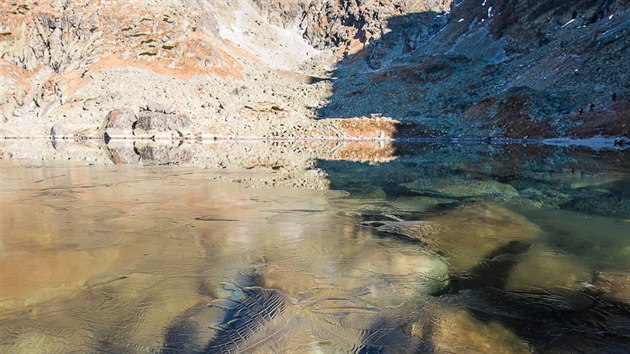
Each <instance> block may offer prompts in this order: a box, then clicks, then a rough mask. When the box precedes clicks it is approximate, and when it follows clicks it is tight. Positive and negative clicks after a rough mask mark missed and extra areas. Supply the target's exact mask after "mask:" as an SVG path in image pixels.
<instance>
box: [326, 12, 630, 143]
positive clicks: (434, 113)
mask: <svg viewBox="0 0 630 354" xmlns="http://www.w3.org/2000/svg"><path fill="white" fill-rule="evenodd" d="M387 31H388V32H387V33H386V34H385V35H384V36H383V37H381V38H380V39H378V40H375V41H372V42H370V43H369V45H368V46H367V47H366V48H365V49H363V50H362V51H360V52H358V53H356V54H354V55H350V56H349V57H348V58H346V59H345V60H343V61H341V62H340V63H339V65H338V66H337V69H336V70H335V72H334V74H333V76H335V77H336V78H337V79H336V80H335V81H334V95H333V96H332V98H331V100H330V101H329V103H328V104H327V105H326V106H325V107H323V108H322V109H321V110H320V111H319V112H320V115H321V116H323V117H357V116H385V117H391V118H394V119H397V120H400V121H401V124H399V131H398V134H397V136H409V135H411V136H469V137H470V136H472V137H482V136H483V137H486V136H501V137H514V138H524V137H551V136H578V137H584V136H592V135H598V134H601V135H609V136H611V135H624V136H630V116H629V115H628V104H629V101H628V92H629V86H628V82H630V77H628V73H629V72H630V66H629V63H628V61H627V60H625V59H624V58H625V54H624V53H627V52H628V50H629V46H630V40H628V38H630V37H629V36H628V31H630V11H629V2H627V1H591V0H584V1H577V2H571V3H568V2H562V1H528V0H520V1H493V0H486V1H482V0H474V1H473V0H470V1H469V0H464V1H459V2H457V3H456V4H455V5H454V6H453V8H452V11H451V12H450V13H431V12H424V13H413V14H407V15H404V16H400V17H396V18H392V19H390V20H389V21H388V29H387Z"/></svg>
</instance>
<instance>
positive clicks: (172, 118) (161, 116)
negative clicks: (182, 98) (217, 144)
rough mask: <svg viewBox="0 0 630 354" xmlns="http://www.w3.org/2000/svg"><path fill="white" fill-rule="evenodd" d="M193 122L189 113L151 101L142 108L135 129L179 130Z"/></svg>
mask: <svg viewBox="0 0 630 354" xmlns="http://www.w3.org/2000/svg"><path fill="white" fill-rule="evenodd" d="M191 124H192V121H191V119H190V118H189V117H188V116H187V115H185V114H176V113H175V110H174V109H173V108H171V107H166V106H163V105H161V104H158V103H149V104H147V105H146V106H144V107H142V109H141V110H140V113H139V114H138V122H137V124H136V126H135V129H141V130H145V131H158V132H166V131H175V130H176V131H179V130H181V129H184V128H187V127H190V125H191Z"/></svg>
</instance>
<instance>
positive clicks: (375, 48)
mask: <svg viewBox="0 0 630 354" xmlns="http://www.w3.org/2000/svg"><path fill="white" fill-rule="evenodd" d="M629 30H630V2H629V1H628V0H601V1H595V0H578V1H573V2H566V1H555V0H547V1H534V0H516V1H507V0H463V1H455V2H454V3H451V1H450V0H426V1H422V0H417V1H413V0H363V1H359V0H334V1H321V0H283V1H269V0H230V1H219V0H167V1H157V0H137V1H131V2H129V1H122V0H109V1H108V0H97V1H87V0H76V1H67V0H41V1H37V2H35V1H26V0H16V1H9V2H6V1H5V2H2V3H0V136H46V135H48V134H52V135H57V136H60V135H65V136H67V135H82V136H100V135H102V133H103V131H104V129H108V131H109V133H110V134H109V135H110V136H114V137H115V136H117V135H123V136H128V135H129V136H130V135H132V134H133V135H140V136H142V135H143V134H149V136H153V135H156V134H166V135H173V134H175V136H180V135H190V136H191V137H192V136H197V137H212V136H214V137H216V136H263V137H341V138H348V137H372V138H373V137H377V138H383V137H389V136H394V137H397V136H409V135H413V136H423V137H424V136H471V137H488V136H501V137H518V138H521V137H551V136H592V135H598V134H601V135H614V136H619V135H625V136H630V133H629V132H628V131H629V127H630V113H629V108H630V105H629V99H628V93H629V85H630V77H629V75H630V62H629V61H628V60H627V59H626V58H627V57H628V55H629V54H630V48H629V45H630V39H628V38H630V36H629V35H628V32H629ZM321 118H328V119H321ZM348 118H355V119H348Z"/></svg>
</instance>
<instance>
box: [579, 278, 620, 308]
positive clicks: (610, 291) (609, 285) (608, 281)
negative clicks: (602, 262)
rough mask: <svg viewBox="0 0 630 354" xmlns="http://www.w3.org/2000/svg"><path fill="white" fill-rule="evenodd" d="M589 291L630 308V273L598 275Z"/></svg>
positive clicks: (588, 288)
mask: <svg viewBox="0 0 630 354" xmlns="http://www.w3.org/2000/svg"><path fill="white" fill-rule="evenodd" d="M587 290H588V291H589V292H592V293H595V294H600V296H601V297H603V298H606V299H609V300H612V301H618V302H621V303H624V304H626V305H628V306H630V273H611V272H603V273H602V272H599V273H596V274H595V275H594V276H593V282H592V284H590V286H588V287H587Z"/></svg>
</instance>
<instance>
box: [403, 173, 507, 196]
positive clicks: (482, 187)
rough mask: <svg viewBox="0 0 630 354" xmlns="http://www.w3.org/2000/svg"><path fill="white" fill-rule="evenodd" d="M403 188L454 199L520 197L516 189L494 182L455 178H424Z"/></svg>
mask: <svg viewBox="0 0 630 354" xmlns="http://www.w3.org/2000/svg"><path fill="white" fill-rule="evenodd" d="M401 186H404V187H406V188H408V189H410V190H412V191H414V192H417V193H424V194H428V195H439V196H448V197H454V198H469V197H494V198H496V199H500V200H505V199H510V198H513V197H516V196H518V192H517V191H516V189H514V187H512V186H510V185H509V184H504V183H500V182H497V181H494V180H473V179H464V178H461V179H460V178H455V177H446V178H422V179H418V180H415V181H413V182H409V183H403V184H401Z"/></svg>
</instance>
